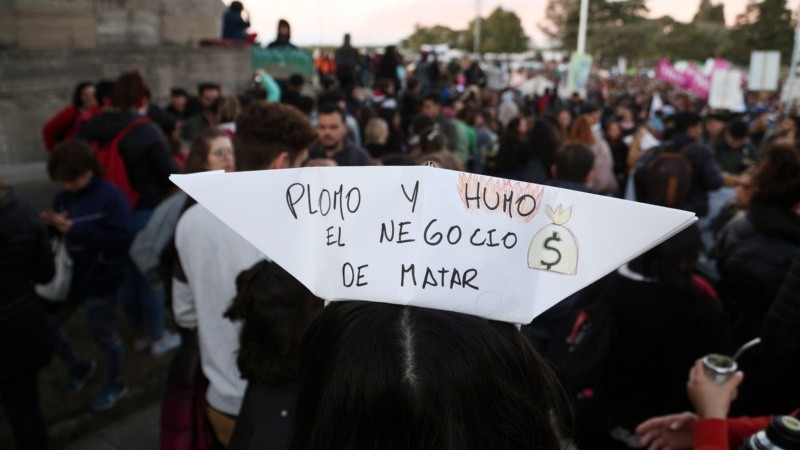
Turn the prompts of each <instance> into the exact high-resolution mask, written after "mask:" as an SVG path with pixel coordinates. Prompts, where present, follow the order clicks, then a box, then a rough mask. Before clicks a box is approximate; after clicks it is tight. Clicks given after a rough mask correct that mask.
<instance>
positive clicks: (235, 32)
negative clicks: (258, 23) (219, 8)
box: [222, 1, 258, 42]
mask: <svg viewBox="0 0 800 450" xmlns="http://www.w3.org/2000/svg"><path fill="white" fill-rule="evenodd" d="M248 28H250V13H249V12H247V10H246V9H244V5H242V2H239V1H233V2H231V4H230V5H228V9H227V10H226V11H225V13H224V14H223V15H222V38H223V39H233V40H235V41H247V42H254V41H255V40H256V36H257V35H258V34H257V33H248V32H247V29H248Z"/></svg>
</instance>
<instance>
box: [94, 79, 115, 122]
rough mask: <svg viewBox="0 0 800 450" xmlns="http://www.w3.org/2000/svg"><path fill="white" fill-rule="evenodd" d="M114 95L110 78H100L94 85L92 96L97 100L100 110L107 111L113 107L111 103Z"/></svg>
mask: <svg viewBox="0 0 800 450" xmlns="http://www.w3.org/2000/svg"><path fill="white" fill-rule="evenodd" d="M113 97H114V82H113V81H111V80H100V81H98V82H97V84H96V85H95V86H94V98H95V100H96V101H97V107H98V108H99V110H98V114H99V113H100V112H104V111H109V110H111V109H112V108H113V106H112V105H111V103H112V99H113Z"/></svg>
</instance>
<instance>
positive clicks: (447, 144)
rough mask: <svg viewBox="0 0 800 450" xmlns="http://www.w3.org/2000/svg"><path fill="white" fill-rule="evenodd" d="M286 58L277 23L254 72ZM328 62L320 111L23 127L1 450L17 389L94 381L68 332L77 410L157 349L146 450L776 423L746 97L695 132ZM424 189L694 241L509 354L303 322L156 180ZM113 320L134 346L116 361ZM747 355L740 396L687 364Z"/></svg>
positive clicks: (792, 200)
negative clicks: (33, 170)
mask: <svg viewBox="0 0 800 450" xmlns="http://www.w3.org/2000/svg"><path fill="white" fill-rule="evenodd" d="M233 3H234V4H237V3H239V2H233ZM234 6H236V8H238V7H239V6H241V4H239V5H234ZM232 9H234V8H233V6H232ZM233 12H235V13H238V14H239V16H237V17H239V19H240V20H244V19H242V18H241V12H242V11H241V9H239V10H235V9H234V11H233ZM226 20H228V19H226ZM230 22H231V23H233V22H235V18H234V17H233V15H232V16H231V19H230ZM284 22H285V21H284ZM239 25H242V24H239ZM231 26H232V27H233V25H231ZM290 36H291V35H290V28H289V24H288V23H283V22H282V23H281V24H279V38H278V40H276V44H275V45H291V44H290ZM238 37H239V38H242V39H244V38H246V35H240V36H238ZM335 59H336V62H337V65H336V66H337V67H338V69H337V70H335V71H332V72H330V73H327V74H320V75H321V79H322V83H320V84H317V85H310V84H309V83H307V81H308V80H305V79H304V78H303V77H302V76H299V75H298V76H292V77H291V78H289V79H286V80H273V79H272V78H271V77H269V76H268V74H262V75H260V76H259V77H258V78H259V81H258V83H256V85H255V86H254V88H253V89H251V90H250V91H248V92H247V93H242V95H237V93H233V92H226V91H225V90H224V89H222V88H221V86H220V85H219V84H217V83H214V82H209V83H202V84H200V85H198V86H197V91H196V95H190V94H189V92H188V91H187V90H186V89H185V88H183V87H175V88H173V89H172V90H171V91H170V96H169V98H170V100H169V103H168V104H167V105H164V107H163V108H162V107H159V106H158V105H156V104H154V103H153V102H152V101H151V99H152V98H153V95H152V93H151V92H150V90H149V88H148V85H147V83H146V81H145V78H144V76H143V74H140V73H139V72H137V71H129V72H125V73H123V74H122V75H120V76H119V77H118V78H117V79H116V80H114V81H100V82H97V83H79V84H78V85H77V86H76V88H75V92H74V95H73V101H72V104H71V105H70V106H68V107H66V108H65V109H64V110H63V111H60V112H59V113H58V114H56V115H55V116H54V117H53V118H52V119H51V120H49V121H48V122H47V123H46V124H45V125H44V127H43V138H44V143H45V147H46V149H47V152H48V164H47V168H48V174H49V176H50V178H51V179H52V180H53V181H55V182H56V183H58V184H59V186H60V190H59V192H58V193H57V194H56V196H55V198H54V199H53V202H52V207H51V208H50V209H48V210H46V211H42V212H36V211H34V210H33V209H32V208H31V207H30V206H29V205H28V204H27V203H26V202H25V201H24V199H20V198H18V196H17V195H16V194H15V193H14V190H13V188H12V187H10V186H5V185H2V184H0V217H2V221H0V243H2V245H1V246H0V279H2V285H3V286H4V288H3V293H2V295H0V358H2V361H3V363H2V364H0V380H2V383H0V401H1V402H2V404H3V407H4V408H5V410H6V415H7V417H8V418H9V421H10V423H11V425H12V428H13V430H14V435H15V439H16V442H17V446H18V448H20V449H39V448H46V447H47V441H46V432H45V427H44V421H43V419H42V414H41V412H40V411H39V408H38V406H37V405H38V386H37V377H38V373H39V371H40V370H41V369H42V368H43V367H44V366H45V365H47V364H48V363H49V361H50V359H51V355H52V354H53V353H55V354H56V355H58V357H59V359H60V360H61V361H63V363H64V365H65V367H66V372H67V376H66V377H65V381H64V391H65V395H69V394H70V393H73V392H76V391H79V390H81V389H82V388H83V387H84V385H85V384H86V381H87V380H88V379H89V378H90V377H92V376H94V372H95V371H96V370H97V364H96V363H95V362H93V361H89V360H87V359H86V358H84V357H82V356H81V353H82V350H83V349H80V348H76V347H75V346H74V345H73V344H72V342H71V341H70V339H69V337H68V336H67V334H66V333H65V331H64V329H63V326H62V325H63V323H64V320H65V319H66V318H67V317H69V315H70V314H73V313H74V312H75V311H77V310H79V309H82V310H83V311H85V316H86V320H85V323H86V326H87V328H88V330H89V331H90V334H91V336H92V338H93V340H94V343H95V344H97V345H98V346H99V347H100V348H101V349H102V351H103V354H104V357H105V369H104V375H105V379H106V382H105V384H104V387H103V389H102V390H101V391H99V392H97V393H96V395H95V396H94V397H93V398H92V400H91V402H90V405H89V406H90V407H91V408H92V409H93V410H95V411H104V410H107V409H110V408H113V407H114V406H115V405H116V404H117V403H118V402H119V401H120V400H121V399H123V398H124V397H125V396H126V394H127V392H128V388H127V385H126V383H125V374H124V373H123V371H122V367H123V365H122V362H123V361H124V358H125V355H126V353H127V352H130V351H134V352H145V351H147V352H150V353H151V354H152V355H153V357H161V356H162V355H165V354H168V353H170V352H173V351H174V350H176V349H177V351H175V352H174V354H173V356H172V357H173V361H172V366H171V368H170V373H169V380H168V382H167V389H166V394H165V398H164V402H163V409H162V423H161V447H162V448H165V449H166V448H169V449H189V448H204V449H212V448H232V449H255V448H294V449H311V448H314V449H320V448H330V449H340V448H354V449H355V448H397V449H411V448H414V449H417V448H452V449H455V448H459V449H463V448H476V449H477V448H508V449H511V448H520V449H522V448H525V449H530V448H542V449H552V448H559V447H560V446H562V445H566V443H572V444H573V445H575V446H577V447H578V448H581V449H592V448H602V449H608V448H631V447H634V448H636V447H647V446H649V448H653V449H657V448H671V449H677V448H691V447H692V445H693V443H694V445H700V444H698V442H701V440H702V442H704V444H703V445H706V447H703V448H714V449H716V448H729V447H730V448H736V446H738V445H739V443H740V442H741V441H742V440H743V439H744V438H745V437H747V435H749V434H751V433H753V432H755V431H758V429H760V428H764V427H765V426H766V425H765V422H764V420H768V419H763V420H759V421H753V420H751V421H748V422H746V424H745V425H743V422H742V421H741V420H739V421H738V422H737V419H728V418H727V417H728V415H734V416H743V415H748V416H768V415H775V414H790V413H792V412H793V411H794V409H795V408H797V407H798V405H800V389H798V385H797V383H795V382H794V380H795V379H796V377H797V375H798V374H799V373H800V363H798V361H800V284H798V283H799V282H800V281H799V280H800V251H799V250H798V248H800V151H799V150H798V149H799V148H800V135H798V133H800V117H798V116H795V115H793V111H791V110H790V109H788V108H787V109H785V110H783V109H781V107H780V105H778V104H777V102H776V101H775V100H774V99H760V98H751V99H750V100H751V102H750V103H751V105H750V106H751V107H750V110H749V111H748V112H746V113H744V114H731V113H727V112H724V111H712V110H710V109H708V108H707V107H704V105H703V104H702V103H701V102H699V101H697V100H695V99H694V98H692V97H691V96H690V95H689V94H687V93H684V92H681V91H678V90H674V89H672V88H669V87H667V86H665V85H662V84H660V83H658V82H657V81H655V80H653V79H649V78H647V77H616V78H610V79H601V78H598V77H593V78H592V79H591V81H590V85H589V90H588V92H587V94H586V95H585V96H583V97H582V96H580V95H578V94H577V93H576V94H574V95H571V96H567V97H565V98H562V96H561V95H560V93H559V92H558V90H557V89H552V90H551V89H547V90H544V91H541V92H528V93H522V92H520V91H519V90H516V89H513V88H507V89H503V90H500V91H498V90H496V89H493V88H490V87H489V86H488V83H487V72H488V70H489V69H488V68H486V66H485V65H482V64H481V63H480V62H478V61H456V62H449V63H448V64H444V63H443V62H440V61H439V60H438V57H437V56H436V55H435V54H427V53H424V52H423V53H422V54H421V55H420V56H419V58H418V59H416V60H415V61H409V62H410V63H411V64H406V61H405V60H404V58H403V56H402V55H401V54H400V53H399V52H398V51H397V49H396V48H394V47H388V48H387V49H386V51H385V53H384V54H383V55H378V57H377V58H375V59H376V60H375V61H372V63H370V64H366V63H365V62H364V61H363V60H362V59H361V55H360V54H359V52H357V51H355V50H354V49H353V47H352V45H351V42H350V37H349V36H347V37H346V38H345V42H344V45H343V46H342V48H340V49H339V50H337V52H336V53H335ZM364 68H366V71H367V75H366V76H364V75H363V70H364ZM331 74H333V75H332V76H331ZM145 75H146V74H145ZM656 97H657V98H658V100H659V101H658V102H656V101H654V99H655V98H656ZM760 100H765V101H764V102H762V103H759V101H760ZM653 105H660V106H657V107H654V106H653ZM427 163H433V164H434V165H436V166H438V167H442V168H445V169H453V170H459V171H468V172H473V173H479V174H487V175H492V176H498V177H503V178H509V179H514V180H519V181H524V182H530V183H537V184H548V185H552V186H555V187H558V188H562V189H571V190H576V191H580V192H586V193H594V194H597V195H605V196H614V197H619V198H627V199H630V200H635V201H639V202H645V203H650V204H655V205H659V206H668V207H673V208H680V209H685V210H688V211H692V212H694V213H696V214H697V216H698V217H699V218H700V219H701V220H700V221H699V222H698V224H697V225H693V226H691V227H690V228H688V229H686V230H684V231H682V232H681V233H679V234H677V235H676V236H674V237H672V238H670V239H669V240H667V241H665V242H663V243H661V244H660V245H658V246H656V247H655V248H653V249H652V250H650V251H648V252H646V253H644V254H643V255H641V256H639V257H638V258H636V259H634V260H633V261H631V262H630V263H628V264H626V265H624V266H623V267H621V268H620V269H619V270H617V271H615V272H614V273H612V274H610V275H608V276H607V277H605V278H603V279H601V280H600V281H598V282H597V283H595V284H593V285H592V286H590V287H588V288H586V289H584V290H582V291H580V292H578V293H577V294H575V295H573V296H572V297H570V298H569V299H567V300H565V301H563V302H562V303H560V304H559V305H557V306H556V307H554V308H553V309H551V310H549V311H547V312H546V313H545V314H543V315H541V316H539V317H537V318H536V319H535V320H534V322H533V323H531V324H528V325H525V326H523V327H522V330H521V332H520V330H518V329H517V328H515V327H514V326H513V325H512V324H505V323H497V322H492V321H488V320H485V319H481V318H478V317H473V316H469V315H464V314H457V313H452V312H442V311H435V310H430V309H425V308H418V307H409V306H394V305H388V304H381V303H372V302H336V303H334V304H331V305H329V306H327V307H324V308H323V304H324V302H323V300H322V299H320V298H318V297H316V296H314V295H313V294H312V293H311V292H309V291H308V289H306V288H305V287H304V286H303V285H302V284H300V283H299V282H298V281H297V280H296V279H295V278H294V277H292V275H290V274H289V273H287V272H286V271H285V270H283V269H282V268H281V267H279V266H278V265H276V264H275V263H274V262H272V261H270V260H269V258H268V255H267V256H265V255H263V254H261V253H260V252H259V251H258V250H257V249H255V248H254V247H253V246H252V245H251V244H249V243H248V242H247V241H246V240H244V239H243V238H242V237H241V236H239V235H238V234H237V233H235V232H233V231H232V230H231V229H230V228H228V227H227V226H226V225H225V224H224V223H222V222H221V221H220V220H219V219H217V218H216V217H215V216H214V215H213V214H211V213H210V212H209V211H208V210H207V209H205V208H204V207H203V206H202V205H199V204H196V202H195V201H194V200H193V199H191V198H190V197H187V196H186V195H185V194H183V193H181V192H176V189H175V188H174V186H172V185H171V183H170V182H169V179H168V177H169V175H170V174H175V173H195V172H202V171H211V170H224V171H227V172H230V171H250V170H278V169H283V168H292V167H311V166H371V165H419V164H427ZM0 181H1V180H0ZM232 200H233V199H232ZM265 232H269V231H268V230H267V231H265ZM53 242H55V243H57V245H58V244H60V245H63V248H64V249H65V250H66V252H67V254H68V255H69V257H70V258H69V259H70V260H71V265H70V266H69V269H70V270H71V277H69V278H70V281H71V283H69V285H68V287H67V289H68V291H67V294H66V295H65V297H64V298H61V299H50V300H43V299H42V298H41V297H40V295H39V294H37V291H36V290H35V289H34V285H42V284H45V283H47V282H48V280H50V279H52V278H53V274H54V272H58V271H61V270H64V268H63V267H62V266H63V264H61V263H60V262H59V260H58V259H55V260H54V254H53V251H52V247H51V243H53ZM118 302H119V303H121V305H122V307H123V311H124V313H125V314H124V317H125V319H126V320H127V322H128V323H129V324H130V325H131V328H132V329H133V330H134V331H135V333H136V336H135V339H134V341H133V342H130V343H126V342H123V341H122V340H121V338H120V335H119V331H118V330H119V324H118V320H119V319H118V318H117V316H116V311H117V307H118ZM592 308H594V309H592ZM601 309H602V310H603V311H606V316H605V317H606V318H607V319H608V320H607V321H606V322H604V323H605V329H607V330H608V332H607V335H605V337H606V338H607V341H606V342H607V345H604V346H599V347H597V348H596V351H595V353H596V355H595V358H598V359H597V361H601V362H602V364H601V365H599V366H598V368H599V367H602V370H598V371H596V372H597V373H594V374H593V375H592V376H593V379H592V381H593V384H592V389H591V390H588V389H585V386H583V385H581V384H580V383H581V382H583V381H585V379H581V380H578V379H576V378H575V373H574V372H570V367H569V366H567V365H561V363H563V362H564V359H563V358H558V357H556V356H555V355H559V354H563V350H564V348H565V346H567V345H577V343H576V341H575V335H574V332H575V331H576V329H577V328H576V326H577V323H576V318H580V317H584V319H585V316H586V312H587V311H599V310H601ZM581 314H583V316H581ZM589 316H590V320H592V319H593V318H594V317H593V316H592V314H591V313H590V314H589ZM173 329H175V330H176V331H172V330H173ZM756 337H758V338H760V339H761V344H760V345H758V346H756V347H755V348H754V349H752V350H750V351H748V352H747V353H746V354H745V356H743V357H741V358H740V359H739V367H740V368H741V369H742V371H743V372H744V373H745V375H746V377H745V378H744V381H743V376H742V375H741V373H737V374H736V375H734V376H733V377H732V378H730V379H729V380H728V381H726V382H724V383H716V382H714V381H712V380H710V379H709V376H708V375H707V374H706V372H705V371H704V369H703V365H702V362H699V360H700V359H701V358H702V357H703V356H705V355H707V354H710V353H718V354H725V355H732V354H733V353H734V351H735V350H736V348H738V347H740V346H741V345H743V344H745V343H747V342H749V341H751V340H752V339H753V338H756ZM571 339H572V340H571ZM579 341H580V339H578V341H577V342H579ZM12 361H13V364H12V363H11V362H12ZM690 369H691V374H690V376H689V377H688V391H687V374H688V373H689V371H690ZM737 389H738V397H737V395H736V390H737ZM734 398H736V400H735V401H734ZM587 400H591V402H587ZM692 411H693V412H692ZM693 432H694V435H693ZM729 434H730V437H729Z"/></svg>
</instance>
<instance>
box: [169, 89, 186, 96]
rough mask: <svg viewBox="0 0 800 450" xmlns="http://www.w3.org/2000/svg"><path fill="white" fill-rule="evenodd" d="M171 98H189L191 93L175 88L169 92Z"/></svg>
mask: <svg viewBox="0 0 800 450" xmlns="http://www.w3.org/2000/svg"><path fill="white" fill-rule="evenodd" d="M169 96H170V97H187V98H188V97H189V93H188V92H186V89H184V88H182V87H174V88H172V89H170V90H169Z"/></svg>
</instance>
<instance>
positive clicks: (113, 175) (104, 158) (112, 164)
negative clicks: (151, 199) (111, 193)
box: [94, 116, 150, 208]
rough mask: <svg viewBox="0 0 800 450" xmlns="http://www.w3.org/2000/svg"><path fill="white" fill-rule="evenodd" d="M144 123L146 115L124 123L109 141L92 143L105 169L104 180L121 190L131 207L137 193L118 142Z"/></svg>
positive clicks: (136, 199) (148, 120)
mask: <svg viewBox="0 0 800 450" xmlns="http://www.w3.org/2000/svg"><path fill="white" fill-rule="evenodd" d="M145 123H150V119H148V118H147V117H146V116H145V117H139V118H138V119H136V120H134V121H132V122H131V123H129V124H128V125H126V126H125V128H123V129H122V131H120V132H119V134H117V135H116V136H114V139H112V140H111V141H109V142H107V143H105V144H100V143H97V142H96V143H95V144H94V151H95V153H96V154H97V160H98V161H100V165H101V166H103V168H104V169H105V179H106V181H108V182H109V183H111V184H113V185H114V186H116V187H118V188H120V189H121V190H122V192H123V193H124V194H125V196H126V197H128V200H129V201H130V203H131V208H133V207H135V206H136V202H138V201H139V193H138V192H136V191H135V190H134V189H133V187H132V186H131V182H130V180H129V179H128V169H126V168H125V161H123V160H122V156H120V154H119V143H120V142H122V139H123V138H124V137H125V136H127V135H128V133H130V132H131V130H133V129H134V128H136V127H137V126H139V125H142V124H145Z"/></svg>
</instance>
